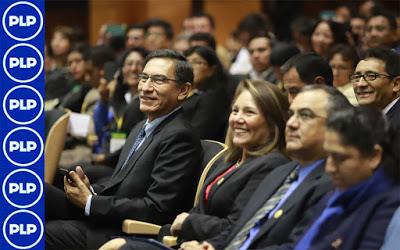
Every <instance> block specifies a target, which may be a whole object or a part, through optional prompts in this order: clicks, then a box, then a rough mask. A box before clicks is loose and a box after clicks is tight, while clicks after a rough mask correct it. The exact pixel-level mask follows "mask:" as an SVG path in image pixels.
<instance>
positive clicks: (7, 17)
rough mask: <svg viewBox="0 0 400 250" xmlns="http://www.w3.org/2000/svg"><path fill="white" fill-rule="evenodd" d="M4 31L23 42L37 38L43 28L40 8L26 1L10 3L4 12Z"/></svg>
mask: <svg viewBox="0 0 400 250" xmlns="http://www.w3.org/2000/svg"><path fill="white" fill-rule="evenodd" d="M2 24H3V28H4V31H5V32H6V33H7V35H8V36H10V37H11V38H13V39H15V40H17V41H20V42H23V41H28V40H30V39H33V38H35V37H36V36H37V35H38V34H39V33H40V31H41V30H42V28H43V15H42V13H41V12H40V10H39V8H38V7H36V6H35V5H34V4H32V3H30V2H26V1H20V2H16V3H14V4H12V5H10V6H9V7H8V8H7V9H6V11H5V12H4V14H3V19H2Z"/></svg>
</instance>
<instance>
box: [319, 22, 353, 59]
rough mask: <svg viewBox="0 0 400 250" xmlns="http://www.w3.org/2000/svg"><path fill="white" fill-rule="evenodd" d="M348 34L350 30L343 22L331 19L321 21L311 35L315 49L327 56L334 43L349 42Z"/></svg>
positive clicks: (321, 54)
mask: <svg viewBox="0 0 400 250" xmlns="http://www.w3.org/2000/svg"><path fill="white" fill-rule="evenodd" d="M346 34H348V35H350V30H349V28H348V27H347V26H346V25H344V24H342V23H338V22H335V21H331V20H328V21H327V20H321V21H319V22H318V23H317V24H316V25H315V28H314V31H313V33H312V35H311V45H312V48H313V51H314V52H315V53H317V54H318V55H320V56H322V57H324V58H326V57H327V56H328V54H329V51H330V50H331V49H332V47H333V46H334V45H336V44H340V43H341V44H349V41H348V37H347V36H346Z"/></svg>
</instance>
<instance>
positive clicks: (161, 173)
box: [87, 110, 202, 247]
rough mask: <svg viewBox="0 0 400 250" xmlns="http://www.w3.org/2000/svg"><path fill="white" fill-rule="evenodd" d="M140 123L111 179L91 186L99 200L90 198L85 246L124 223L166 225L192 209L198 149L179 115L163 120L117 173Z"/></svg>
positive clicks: (191, 133) (198, 168) (196, 143)
mask: <svg viewBox="0 0 400 250" xmlns="http://www.w3.org/2000/svg"><path fill="white" fill-rule="evenodd" d="M143 124H144V121H143V122H141V123H139V124H138V125H137V126H136V127H135V128H134V129H133V130H132V132H131V133H130V135H129V136H128V139H127V142H126V144H125V145H124V147H123V149H122V152H121V155H120V158H119V161H118V164H117V167H116V169H115V171H114V174H113V176H112V177H111V178H110V179H109V180H108V181H107V182H105V183H101V184H94V185H93V188H94V189H95V190H96V192H97V194H98V195H96V196H93V198H92V204H91V210H90V216H89V217H90V218H89V219H90V221H91V222H92V223H88V224H87V225H88V227H89V230H88V231H87V240H88V242H87V245H88V247H98V246H99V244H101V243H104V241H105V240H106V239H107V237H108V236H110V235H111V234H112V233H115V232H118V231H120V228H121V223H122V221H123V220H124V219H136V220H142V221H147V222H151V223H156V224H166V223H171V222H172V221H173V219H174V218H175V217H176V215H178V214H179V213H181V212H184V211H188V210H189V209H190V207H191V206H192V204H193V198H194V191H195V188H196V185H193V184H194V183H197V181H198V175H199V171H200V166H199V164H200V162H201V157H202V148H201V144H200V140H199V138H198V137H197V136H196V135H195V134H194V133H193V129H192V127H191V126H190V125H189V124H188V123H187V122H186V121H185V120H184V118H183V116H182V114H181V110H178V111H176V112H175V113H174V114H172V115H170V116H169V117H168V118H167V119H166V120H164V121H163V122H162V123H161V124H160V125H159V126H158V127H157V128H156V129H155V130H154V132H153V133H152V135H150V137H149V138H146V140H145V141H144V142H143V144H142V145H141V147H140V148H139V149H138V151H136V152H135V153H134V155H133V156H132V157H131V158H130V160H129V161H128V163H127V165H126V166H125V167H124V168H123V169H122V170H121V165H122V164H123V162H124V161H125V158H126V157H127V156H128V153H129V150H130V149H131V147H132V145H133V143H134V141H135V139H136V137H137V134H138V132H139V130H140V129H141V128H142V126H143ZM100 219H101V220H100ZM97 222H99V223H97Z"/></svg>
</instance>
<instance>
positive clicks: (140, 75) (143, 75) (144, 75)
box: [138, 73, 178, 86]
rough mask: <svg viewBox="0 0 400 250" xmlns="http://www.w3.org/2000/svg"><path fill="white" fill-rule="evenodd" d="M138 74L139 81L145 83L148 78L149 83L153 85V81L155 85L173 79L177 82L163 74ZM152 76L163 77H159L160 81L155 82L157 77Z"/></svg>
mask: <svg viewBox="0 0 400 250" xmlns="http://www.w3.org/2000/svg"><path fill="white" fill-rule="evenodd" d="M138 76H139V82H142V83H145V82H147V81H148V80H149V79H150V83H152V85H153V86H154V84H153V83H155V84H156V85H157V86H160V85H164V84H165V83H167V81H174V82H178V80H177V79H172V78H168V77H167V76H165V75H151V76H150V75H148V74H144V73H140V74H138ZM146 76H147V77H148V78H147V79H143V77H146ZM154 77H163V79H162V80H161V79H159V80H160V81H161V82H157V79H154Z"/></svg>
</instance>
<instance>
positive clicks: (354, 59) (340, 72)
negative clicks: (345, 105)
mask: <svg viewBox="0 0 400 250" xmlns="http://www.w3.org/2000/svg"><path fill="white" fill-rule="evenodd" d="M328 61H329V65H330V66H331V68H332V73H333V86H334V87H335V88H337V89H338V90H339V91H340V92H342V94H343V95H344V96H346V98H347V99H348V100H349V102H350V103H351V104H352V105H358V102H357V98H356V95H355V94H354V90H353V85H352V84H351V82H350V76H351V74H353V72H354V69H355V68H356V66H357V63H358V61H359V58H358V55H357V51H356V50H355V49H353V48H352V47H350V46H348V45H343V44H340V45H337V46H335V47H333V49H332V51H331V52H330V55H329V56H328Z"/></svg>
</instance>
